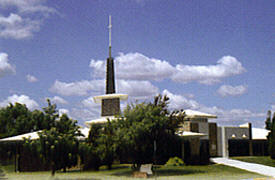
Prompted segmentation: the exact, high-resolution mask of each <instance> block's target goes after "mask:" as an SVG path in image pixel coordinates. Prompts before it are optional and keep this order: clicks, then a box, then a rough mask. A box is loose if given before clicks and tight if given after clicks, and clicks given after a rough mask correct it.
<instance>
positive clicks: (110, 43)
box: [108, 15, 112, 58]
mask: <svg viewBox="0 0 275 180" xmlns="http://www.w3.org/2000/svg"><path fill="white" fill-rule="evenodd" d="M108 28H109V58H111V57H112V54H111V49H112V16H111V15H109V26H108Z"/></svg>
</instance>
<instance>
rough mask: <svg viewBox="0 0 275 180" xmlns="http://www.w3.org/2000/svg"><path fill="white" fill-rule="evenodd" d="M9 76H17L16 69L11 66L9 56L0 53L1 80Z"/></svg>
mask: <svg viewBox="0 0 275 180" xmlns="http://www.w3.org/2000/svg"><path fill="white" fill-rule="evenodd" d="M9 74H15V67H14V66H12V65H11V64H9V59H8V54H6V53H0V78H1V77H3V76H6V75H9Z"/></svg>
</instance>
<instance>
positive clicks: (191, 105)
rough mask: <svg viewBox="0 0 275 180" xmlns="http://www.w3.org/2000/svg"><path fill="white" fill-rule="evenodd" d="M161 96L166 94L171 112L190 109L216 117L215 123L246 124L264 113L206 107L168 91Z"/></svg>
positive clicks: (263, 115)
mask: <svg viewBox="0 0 275 180" xmlns="http://www.w3.org/2000/svg"><path fill="white" fill-rule="evenodd" d="M163 94H166V95H167V96H168V97H169V98H170V104H169V108H170V109H171V110H175V109H176V110H180V109H183V110H185V109H192V110H197V111H201V112H205V113H210V114H214V115H217V116H218V119H217V122H218V123H221V122H222V123H224V122H227V124H228V123H231V125H232V124H236V123H237V124H238V123H240V122H248V121H251V119H253V118H263V117H265V116H266V113H261V112H253V111H251V110H248V109H231V110H225V109H222V108H219V107H216V106H212V107H208V106H206V105H204V104H201V103H199V102H197V101H196V100H194V99H189V98H188V97H185V96H183V95H180V94H173V93H171V92H169V91H168V90H164V91H163ZM255 123H256V124H261V123H260V122H255Z"/></svg>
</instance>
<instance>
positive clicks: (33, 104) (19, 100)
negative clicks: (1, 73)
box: [0, 94, 39, 110]
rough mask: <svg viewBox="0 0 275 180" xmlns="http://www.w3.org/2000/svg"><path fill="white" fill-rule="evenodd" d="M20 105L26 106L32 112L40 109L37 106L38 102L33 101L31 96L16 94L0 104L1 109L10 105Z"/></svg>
mask: <svg viewBox="0 0 275 180" xmlns="http://www.w3.org/2000/svg"><path fill="white" fill-rule="evenodd" d="M16 102H17V103H20V104H26V106H27V107H28V108H29V109H30V110H34V109H36V108H38V107H39V105H38V104H37V102H36V101H35V100H33V99H31V98H30V97H29V96H26V95H20V96H18V95H17V94H14V95H12V96H9V97H8V98H7V99H6V100H4V101H2V102H0V107H5V106H7V105H8V104H9V103H12V104H14V103H16Z"/></svg>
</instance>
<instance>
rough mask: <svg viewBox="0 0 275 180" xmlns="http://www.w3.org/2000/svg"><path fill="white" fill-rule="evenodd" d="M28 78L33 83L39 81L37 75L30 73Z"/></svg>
mask: <svg viewBox="0 0 275 180" xmlns="http://www.w3.org/2000/svg"><path fill="white" fill-rule="evenodd" d="M26 78H27V81H29V82H31V83H33V82H37V81H38V79H37V78H36V77H35V76H32V75H30V74H28V75H27V76H26Z"/></svg>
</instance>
